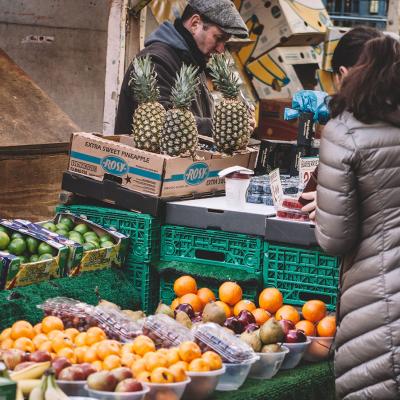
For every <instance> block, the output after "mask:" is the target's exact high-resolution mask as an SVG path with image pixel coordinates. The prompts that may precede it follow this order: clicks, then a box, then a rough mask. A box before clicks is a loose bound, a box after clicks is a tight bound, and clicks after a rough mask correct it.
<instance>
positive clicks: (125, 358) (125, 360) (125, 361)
mask: <svg viewBox="0 0 400 400" xmlns="http://www.w3.org/2000/svg"><path fill="white" fill-rule="evenodd" d="M136 360H140V356H138V355H136V354H133V353H122V356H121V365H123V366H124V367H128V368H130V367H131V366H132V364H133V363H134V362H135V361H136Z"/></svg>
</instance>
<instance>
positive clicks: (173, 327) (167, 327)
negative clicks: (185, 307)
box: [143, 314, 193, 348]
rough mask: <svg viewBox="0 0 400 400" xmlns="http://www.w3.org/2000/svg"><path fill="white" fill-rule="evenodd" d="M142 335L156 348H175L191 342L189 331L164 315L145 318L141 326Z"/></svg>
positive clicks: (191, 336) (191, 337)
mask: <svg viewBox="0 0 400 400" xmlns="http://www.w3.org/2000/svg"><path fill="white" fill-rule="evenodd" d="M143 334H144V335H146V336H148V337H149V338H150V339H152V340H153V341H154V343H155V345H156V347H157V348H159V347H163V348H169V347H175V346H179V345H180V344H181V343H182V342H186V341H191V340H193V335H192V333H191V331H190V330H189V329H187V328H185V327H184V326H183V325H182V324H180V323H179V322H176V321H175V320H174V319H173V318H171V317H168V315H164V314H156V315H151V316H150V317H147V318H146V319H145V321H144V325H143Z"/></svg>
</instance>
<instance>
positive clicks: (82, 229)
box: [74, 224, 89, 235]
mask: <svg viewBox="0 0 400 400" xmlns="http://www.w3.org/2000/svg"><path fill="white" fill-rule="evenodd" d="M74 231H76V232H79V233H80V234H81V235H83V234H84V233H86V232H89V228H88V226H87V225H86V224H78V225H76V226H75V228H74Z"/></svg>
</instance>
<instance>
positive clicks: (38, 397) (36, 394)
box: [29, 386, 44, 400]
mask: <svg viewBox="0 0 400 400" xmlns="http://www.w3.org/2000/svg"><path fill="white" fill-rule="evenodd" d="M29 400H44V393H43V390H42V388H41V387H40V386H39V387H35V388H34V389H33V390H32V392H31V393H30V395H29Z"/></svg>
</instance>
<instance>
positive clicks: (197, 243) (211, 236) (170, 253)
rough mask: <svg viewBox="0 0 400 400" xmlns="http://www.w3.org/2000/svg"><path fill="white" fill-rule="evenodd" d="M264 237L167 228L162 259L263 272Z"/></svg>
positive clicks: (174, 227)
mask: <svg viewBox="0 0 400 400" xmlns="http://www.w3.org/2000/svg"><path fill="white" fill-rule="evenodd" d="M262 251H263V242H262V240H261V238H259V237H255V236H250V235H244V234H241V233H228V232H223V231H215V230H209V229H197V228H187V227H184V226H176V225H164V226H163V227H162V228H161V256H160V259H161V260H164V261H188V262H197V263H203V264H208V265H214V266H216V265H220V266H222V267H231V268H237V269H240V270H244V271H248V272H251V273H257V272H259V273H261V272H262Z"/></svg>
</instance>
